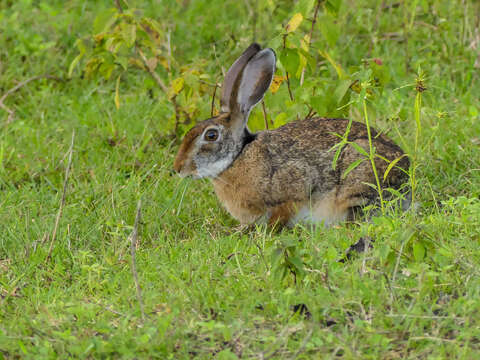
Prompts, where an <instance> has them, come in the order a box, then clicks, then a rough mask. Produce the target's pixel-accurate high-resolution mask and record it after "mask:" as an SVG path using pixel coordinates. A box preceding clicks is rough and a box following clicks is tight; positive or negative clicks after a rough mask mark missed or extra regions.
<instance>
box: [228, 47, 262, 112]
mask: <svg viewBox="0 0 480 360" xmlns="http://www.w3.org/2000/svg"><path fill="white" fill-rule="evenodd" d="M260 49H261V48H260V45H258V44H257V43H253V44H251V45H250V46H249V47H248V48H247V49H246V50H245V51H244V52H243V54H242V55H240V57H239V58H238V59H237V60H235V62H234V63H233V65H232V66H231V67H230V69H228V71H227V74H226V75H225V80H224V81H223V86H222V97H221V99H220V106H221V110H222V112H230V111H231V110H232V105H233V104H232V103H235V102H236V99H234V98H235V97H236V94H233V93H234V92H235V91H234V90H235V86H236V84H237V79H238V77H239V75H240V74H241V73H242V70H243V69H244V68H245V65H247V63H248V61H249V60H250V59H251V58H252V57H253V56H254V55H255V54H256V53H258V52H259V51H260Z"/></svg>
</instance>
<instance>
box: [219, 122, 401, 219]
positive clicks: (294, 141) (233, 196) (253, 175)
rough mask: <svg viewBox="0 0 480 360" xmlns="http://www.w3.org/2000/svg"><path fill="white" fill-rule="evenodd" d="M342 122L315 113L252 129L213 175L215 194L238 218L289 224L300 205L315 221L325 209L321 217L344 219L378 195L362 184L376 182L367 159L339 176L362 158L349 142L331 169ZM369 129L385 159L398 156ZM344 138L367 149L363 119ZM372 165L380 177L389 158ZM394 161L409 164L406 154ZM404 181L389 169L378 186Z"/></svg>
mask: <svg viewBox="0 0 480 360" xmlns="http://www.w3.org/2000/svg"><path fill="white" fill-rule="evenodd" d="M347 125H348V120H345V119H323V118H314V119H309V120H303V121H297V122H292V123H289V124H287V125H285V126H282V127H280V128H278V129H276V130H273V131H265V132H260V133H258V134H256V138H255V140H253V141H251V142H250V143H248V144H247V145H246V146H245V147H244V149H243V151H242V152H241V154H240V155H239V156H238V157H237V159H236V160H235V161H234V162H233V164H232V165H231V166H230V167H229V168H228V169H227V170H225V171H224V172H223V173H221V174H220V175H219V176H218V177H217V178H214V179H213V185H214V188H215V192H216V193H217V196H218V198H219V199H220V201H221V202H222V203H223V204H224V206H225V207H226V208H227V210H228V211H229V212H230V213H231V214H232V215H233V216H234V217H235V218H237V219H238V220H239V221H240V222H242V223H251V222H254V221H258V220H260V219H262V218H264V217H266V218H264V220H265V221H267V222H268V223H270V224H272V223H275V222H278V223H280V224H288V223H292V222H296V221H295V216H296V215H297V213H298V212H299V211H300V210H301V209H304V208H309V209H310V210H311V212H313V213H314V214H313V217H314V218H316V219H317V220H321V217H322V216H321V214H327V213H328V214H329V215H328V216H329V217H330V218H331V219H329V218H328V217H324V219H323V220H324V221H326V222H330V220H331V222H335V221H338V220H342V219H346V218H347V217H348V216H349V215H351V212H352V210H353V209H354V208H355V207H358V206H363V205H365V204H366V203H371V202H373V201H374V200H375V198H376V197H377V193H376V191H375V190H374V189H372V188H371V187H370V186H368V185H366V184H364V183H370V184H375V177H374V174H373V171H372V167H371V164H370V162H369V161H367V160H365V161H364V162H362V163H361V164H360V165H358V166H357V167H356V168H355V169H354V170H353V171H351V172H350V173H349V174H348V175H347V176H346V178H345V179H342V174H343V173H344V172H345V170H346V169H347V167H348V166H349V165H350V164H351V163H353V162H354V161H355V160H357V159H359V158H361V157H364V155H361V154H360V153H358V151H357V150H356V149H354V148H353V147H352V146H350V145H347V146H345V147H344V149H343V150H342V153H341V155H340V157H339V158H338V162H337V167H336V169H335V170H334V169H333V166H332V160H333V156H334V154H335V150H331V148H332V146H333V145H335V144H336V143H338V142H339V141H340V138H339V137H338V136H336V135H335V134H338V135H343V134H344V133H345V130H346V128H347ZM371 131H372V136H373V137H374V140H373V141H374V146H375V147H376V151H377V153H379V154H381V155H382V156H383V157H385V158H387V159H388V160H390V161H392V160H394V159H396V158H399V157H401V156H402V155H403V151H402V150H401V149H400V148H399V147H398V146H397V145H395V144H394V143H393V142H392V141H391V140H389V139H388V138H387V137H386V136H384V135H383V134H377V133H376V132H375V131H374V130H373V129H372V130H371ZM348 140H349V141H351V142H355V143H357V144H358V145H360V146H361V147H362V148H364V149H365V150H366V151H367V152H368V135H367V128H366V126H365V125H364V124H361V123H357V122H353V123H352V126H351V129H350V132H349V136H348ZM330 150H331V151H330ZM375 164H376V167H377V170H378V173H379V177H380V178H381V179H383V174H384V172H385V170H386V168H387V166H388V163H387V162H385V161H384V160H382V159H380V158H379V159H377V160H376V162H375ZM397 165H398V166H399V167H402V168H404V169H405V170H406V169H408V159H407V158H406V157H404V158H402V159H401V160H400V161H399V162H398V164H397ZM405 180H406V174H405V173H404V172H403V171H402V170H400V169H398V168H394V169H392V170H391V172H390V173H389V176H388V178H387V180H386V182H385V183H384V184H383V186H390V187H393V188H399V187H400V186H401V185H402V184H403V183H404V182H405ZM315 212H317V215H320V216H315ZM319 218H320V219H319Z"/></svg>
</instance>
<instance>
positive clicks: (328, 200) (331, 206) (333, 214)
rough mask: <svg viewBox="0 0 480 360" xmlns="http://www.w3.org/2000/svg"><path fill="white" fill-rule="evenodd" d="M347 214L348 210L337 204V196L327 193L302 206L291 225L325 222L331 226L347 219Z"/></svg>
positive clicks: (292, 219) (290, 222)
mask: <svg viewBox="0 0 480 360" xmlns="http://www.w3.org/2000/svg"><path fill="white" fill-rule="evenodd" d="M347 216H348V212H347V211H346V209H345V208H341V207H339V206H338V205H337V203H336V201H335V196H334V195H333V194H327V195H325V196H323V197H322V198H320V199H317V200H315V201H314V200H312V201H310V202H308V203H306V204H305V205H303V206H302V207H300V208H299V209H298V212H297V213H296V215H295V216H294V217H293V218H291V219H290V221H289V225H290V226H294V225H295V224H298V223H304V224H305V223H307V224H311V223H323V224H324V225H325V226H330V225H333V224H336V223H339V222H342V221H345V220H346V219H347Z"/></svg>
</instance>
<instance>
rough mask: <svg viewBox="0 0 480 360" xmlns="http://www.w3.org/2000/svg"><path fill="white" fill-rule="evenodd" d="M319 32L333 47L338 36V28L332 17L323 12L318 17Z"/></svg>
mask: <svg viewBox="0 0 480 360" xmlns="http://www.w3.org/2000/svg"><path fill="white" fill-rule="evenodd" d="M319 25H320V32H321V33H322V35H323V37H324V38H325V40H327V43H328V45H329V46H330V47H332V48H333V47H334V46H335V45H336V43H337V40H338V38H339V36H340V28H339V27H338V25H337V24H335V22H334V19H333V17H332V16H331V15H329V14H324V15H323V16H322V17H321V18H320V19H319Z"/></svg>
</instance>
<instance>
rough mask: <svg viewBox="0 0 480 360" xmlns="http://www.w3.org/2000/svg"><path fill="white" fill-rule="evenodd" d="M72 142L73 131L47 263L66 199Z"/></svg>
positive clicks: (73, 138) (73, 137)
mask: <svg viewBox="0 0 480 360" xmlns="http://www.w3.org/2000/svg"><path fill="white" fill-rule="evenodd" d="M74 142H75V130H74V131H73V132H72V142H71V144H70V148H69V149H68V163H67V167H66V169H65V179H64V180H63V194H62V200H61V202H60V207H59V209H58V213H57V217H56V219H55V226H54V227H53V233H52V239H51V240H50V247H49V248H48V255H47V258H46V259H45V262H48V261H49V260H50V257H51V256H52V250H53V244H54V243H55V239H56V237H57V230H58V225H59V223H60V218H61V217H62V213H63V207H64V206H65V199H66V197H67V187H68V179H69V176H70V167H71V166H72V157H73V156H72V155H73V144H74Z"/></svg>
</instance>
